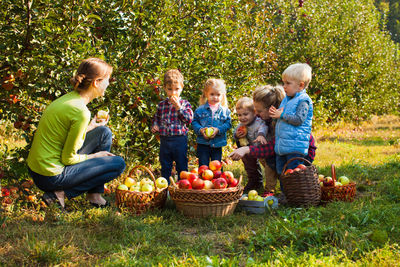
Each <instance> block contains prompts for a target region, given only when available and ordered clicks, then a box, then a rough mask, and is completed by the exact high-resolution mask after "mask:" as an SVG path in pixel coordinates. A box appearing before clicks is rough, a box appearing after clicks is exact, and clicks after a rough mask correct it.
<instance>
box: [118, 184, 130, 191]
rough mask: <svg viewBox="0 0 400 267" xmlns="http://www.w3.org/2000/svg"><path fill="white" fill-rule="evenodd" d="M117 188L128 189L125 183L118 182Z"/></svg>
mask: <svg viewBox="0 0 400 267" xmlns="http://www.w3.org/2000/svg"><path fill="white" fill-rule="evenodd" d="M117 189H119V190H128V187H127V186H126V185H125V184H120V185H119V186H118V187H117Z"/></svg>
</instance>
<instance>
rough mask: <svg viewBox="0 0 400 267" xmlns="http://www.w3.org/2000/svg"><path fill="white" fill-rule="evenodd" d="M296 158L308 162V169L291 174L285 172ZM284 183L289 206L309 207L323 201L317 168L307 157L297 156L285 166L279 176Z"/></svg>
mask: <svg viewBox="0 0 400 267" xmlns="http://www.w3.org/2000/svg"><path fill="white" fill-rule="evenodd" d="M294 160H302V161H303V162H305V163H306V164H307V166H306V169H304V170H300V171H296V172H293V173H290V174H284V173H285V171H286V168H287V166H288V164H289V163H290V162H292V161H294ZM279 179H280V180H281V183H282V185H283V189H284V193H285V196H286V199H287V201H288V204H289V206H292V207H309V206H316V205H318V204H319V203H320V201H321V187H320V185H319V183H318V173H317V168H316V167H315V166H314V165H312V164H311V162H309V161H308V160H307V159H305V158H301V157H295V158H292V159H290V160H288V162H286V164H285V165H284V167H283V171H282V174H281V176H280V178H279Z"/></svg>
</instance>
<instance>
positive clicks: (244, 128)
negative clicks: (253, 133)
mask: <svg viewBox="0 0 400 267" xmlns="http://www.w3.org/2000/svg"><path fill="white" fill-rule="evenodd" d="M237 132H238V133H241V134H243V135H246V134H247V127H246V126H245V125H242V126H240V127H239V128H238V129H237Z"/></svg>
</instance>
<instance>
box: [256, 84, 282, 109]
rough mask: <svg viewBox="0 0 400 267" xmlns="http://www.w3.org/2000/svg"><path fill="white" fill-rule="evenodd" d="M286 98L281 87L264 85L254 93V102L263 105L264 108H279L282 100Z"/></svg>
mask: <svg viewBox="0 0 400 267" xmlns="http://www.w3.org/2000/svg"><path fill="white" fill-rule="evenodd" d="M284 98H285V91H284V90H283V87H282V86H280V85H276V86H272V85H262V86H258V87H257V88H256V89H255V90H254V92H253V101H254V102H259V103H263V104H264V107H265V108H267V109H269V107H270V106H274V107H276V108H279V105H280V104H281V102H282V100H283V99H284Z"/></svg>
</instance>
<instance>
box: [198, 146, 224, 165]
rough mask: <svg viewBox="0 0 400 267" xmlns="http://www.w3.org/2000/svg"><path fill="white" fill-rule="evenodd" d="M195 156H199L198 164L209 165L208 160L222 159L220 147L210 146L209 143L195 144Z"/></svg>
mask: <svg viewBox="0 0 400 267" xmlns="http://www.w3.org/2000/svg"><path fill="white" fill-rule="evenodd" d="M197 157H198V158H199V166H201V165H207V166H208V165H209V163H210V160H211V161H213V160H219V161H221V159H222V147H211V146H209V145H202V144H197Z"/></svg>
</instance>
